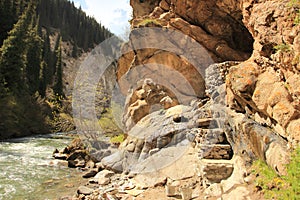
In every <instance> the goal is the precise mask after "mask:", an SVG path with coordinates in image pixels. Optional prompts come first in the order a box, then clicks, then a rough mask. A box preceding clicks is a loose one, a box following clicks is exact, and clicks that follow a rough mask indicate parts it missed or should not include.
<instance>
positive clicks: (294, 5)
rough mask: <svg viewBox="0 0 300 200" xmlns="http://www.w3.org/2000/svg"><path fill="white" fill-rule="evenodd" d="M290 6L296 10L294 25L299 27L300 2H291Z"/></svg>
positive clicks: (296, 0)
mask: <svg viewBox="0 0 300 200" xmlns="http://www.w3.org/2000/svg"><path fill="white" fill-rule="evenodd" d="M288 5H289V6H290V7H292V8H294V9H295V10H296V16H295V18H294V24H295V25H299V24H300V0H290V2H289V4H288Z"/></svg>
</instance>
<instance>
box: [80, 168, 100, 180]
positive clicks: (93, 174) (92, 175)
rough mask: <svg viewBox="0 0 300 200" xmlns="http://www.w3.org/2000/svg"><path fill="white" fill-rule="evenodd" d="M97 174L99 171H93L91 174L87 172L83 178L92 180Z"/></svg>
mask: <svg viewBox="0 0 300 200" xmlns="http://www.w3.org/2000/svg"><path fill="white" fill-rule="evenodd" d="M97 173H98V170H96V169H92V170H90V171H89V172H87V173H85V174H84V175H82V177H83V178H91V177H94V176H95V175H96V174H97Z"/></svg>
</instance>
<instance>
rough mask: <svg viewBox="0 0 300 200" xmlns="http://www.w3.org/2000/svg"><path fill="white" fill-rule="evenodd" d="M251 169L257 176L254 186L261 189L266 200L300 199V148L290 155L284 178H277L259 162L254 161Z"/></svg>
mask: <svg viewBox="0 0 300 200" xmlns="http://www.w3.org/2000/svg"><path fill="white" fill-rule="evenodd" d="M252 168H253V173H255V174H257V175H258V177H257V179H256V185H257V186H259V187H261V188H262V191H263V193H264V195H265V198H266V199H279V200H296V199H300V147H298V148H296V149H295V150H294V152H293V153H292V156H291V162H290V163H289V164H288V165H287V175H286V176H281V177H280V176H278V175H277V174H276V173H275V171H274V170H273V169H271V168H270V167H269V166H268V165H267V164H266V163H265V162H263V161H261V160H257V161H255V162H254V164H253V166H252Z"/></svg>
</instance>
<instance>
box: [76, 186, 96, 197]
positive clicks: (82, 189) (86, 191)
mask: <svg viewBox="0 0 300 200" xmlns="http://www.w3.org/2000/svg"><path fill="white" fill-rule="evenodd" d="M93 191H94V190H93V189H91V188H88V187H85V186H79V188H78V189H77V194H84V195H90V194H92V193H93Z"/></svg>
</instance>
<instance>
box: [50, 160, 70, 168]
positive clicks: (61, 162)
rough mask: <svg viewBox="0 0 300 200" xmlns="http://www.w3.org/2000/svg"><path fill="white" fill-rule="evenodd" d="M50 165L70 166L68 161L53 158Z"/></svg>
mask: <svg viewBox="0 0 300 200" xmlns="http://www.w3.org/2000/svg"><path fill="white" fill-rule="evenodd" d="M49 165H50V166H54V167H68V161H65V160H51V161H50V162H49Z"/></svg>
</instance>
